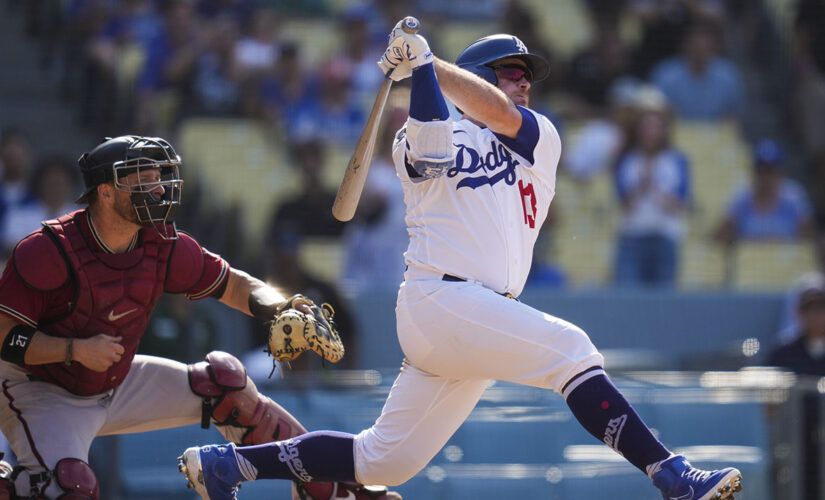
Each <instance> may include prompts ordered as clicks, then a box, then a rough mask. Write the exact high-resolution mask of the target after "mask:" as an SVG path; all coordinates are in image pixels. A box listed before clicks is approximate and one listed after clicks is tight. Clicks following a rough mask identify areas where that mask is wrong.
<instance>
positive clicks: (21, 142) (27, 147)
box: [0, 128, 35, 259]
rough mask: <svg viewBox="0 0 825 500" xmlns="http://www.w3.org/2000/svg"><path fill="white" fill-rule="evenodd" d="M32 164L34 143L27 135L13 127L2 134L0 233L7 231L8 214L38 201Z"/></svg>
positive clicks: (0, 135) (0, 149) (0, 145)
mask: <svg viewBox="0 0 825 500" xmlns="http://www.w3.org/2000/svg"><path fill="white" fill-rule="evenodd" d="M31 161H32V151H31V143H30V142H29V138H28V137H27V136H26V134H24V133H23V132H22V131H20V130H16V129H13V128H6V129H4V130H2V131H0V172H2V173H1V174H0V175H2V177H1V178H0V234H2V233H3V232H5V227H6V226H7V222H8V213H9V211H10V210H11V209H12V208H14V207H17V206H20V205H23V204H26V203H30V202H32V201H34V199H35V195H34V193H32V192H31V189H30V187H29V169H30V168H31V166H30V165H31ZM2 258H4V259H5V256H2Z"/></svg>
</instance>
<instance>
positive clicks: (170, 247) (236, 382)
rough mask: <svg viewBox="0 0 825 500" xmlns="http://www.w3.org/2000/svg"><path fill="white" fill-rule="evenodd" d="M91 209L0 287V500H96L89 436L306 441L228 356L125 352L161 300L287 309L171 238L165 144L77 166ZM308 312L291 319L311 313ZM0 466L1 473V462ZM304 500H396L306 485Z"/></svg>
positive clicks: (170, 154)
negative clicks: (161, 432) (164, 433)
mask: <svg viewBox="0 0 825 500" xmlns="http://www.w3.org/2000/svg"><path fill="white" fill-rule="evenodd" d="M78 163H79V166H80V169H81V171H82V173H83V178H84V182H85V186H86V190H85V192H84V193H83V194H82V196H81V197H80V198H79V200H78V202H79V203H87V204H88V208H86V209H82V210H78V211H75V212H72V213H69V214H66V215H64V216H63V217H60V218H58V219H56V220H51V221H47V222H44V223H43V227H42V228H41V229H40V230H38V231H35V232H33V233H32V234H30V235H29V236H27V237H26V238H24V239H23V240H22V241H20V243H19V244H18V245H17V246H16V248H15V250H14V252H13V254H12V256H11V258H10V260H9V261H8V263H7V264H6V267H5V270H4V272H3V275H2V277H0V313H2V314H0V332H2V338H4V342H3V345H2V347H1V348H0V384H2V396H0V430H2V432H3V434H4V435H5V436H6V438H7V439H8V440H9V442H10V444H11V448H12V450H13V451H14V453H15V455H16V457H17V460H18V463H19V465H18V466H17V467H15V469H14V471H13V472H11V471H10V470H9V468H8V467H0V498H3V499H38V500H39V499H44V498H49V499H53V498H66V499H69V498H71V499H75V500H80V499H98V498H99V497H100V491H99V486H98V479H97V477H96V476H95V473H94V471H93V470H92V469H91V468H90V467H89V465H88V463H87V461H88V452H89V447H90V445H91V442H92V440H93V439H94V438H95V436H102V435H109V434H121V433H133V432H143V431H149V430H154V429H163V428H169V427H176V426H182V425H189V424H193V423H196V422H202V423H203V424H204V426H208V425H209V422H210V420H211V421H212V422H214V423H215V424H216V425H217V427H218V428H219V429H220V431H221V432H222V434H223V435H224V436H225V437H226V438H227V439H228V440H230V441H232V442H235V443H239V444H241V443H245V444H255V443H263V442H267V441H272V440H274V439H279V438H281V439H286V438H289V437H293V436H297V435H299V434H302V433H305V432H306V430H305V429H304V428H303V427H302V426H301V424H300V423H298V422H297V421H296V420H295V418H293V417H292V415H290V414H289V413H287V412H286V411H285V410H284V409H283V408H281V407H280V406H278V405H277V404H276V403H275V402H273V401H272V400H271V399H269V398H267V397H265V396H263V395H262V394H259V393H258V391H257V389H256V388H255V385H254V384H253V383H252V381H251V380H249V379H248V378H247V376H246V371H245V370H244V367H243V366H242V365H241V363H240V362H239V361H238V360H237V359H236V358H235V357H234V356H232V355H230V354H228V353H225V352H219V351H213V352H211V353H209V354H208V355H207V356H206V360H205V361H202V362H199V363H195V364H192V365H185V364H183V363H179V362H177V361H172V360H169V359H163V358H158V357H152V356H144V355H138V354H136V351H137V348H138V343H139V341H140V338H141V336H142V335H143V332H144V329H145V328H146V325H147V323H148V321H149V316H150V314H151V312H152V310H153V308H154V306H155V303H156V302H157V300H158V298H159V297H160V295H161V294H162V293H164V292H168V293H182V294H185V295H186V296H187V297H188V298H189V299H192V300H199V299H203V298H206V297H213V298H216V299H218V300H219V301H221V302H223V303H224V304H226V305H228V306H230V307H233V308H235V309H237V310H239V311H242V312H244V313H246V314H252V315H255V316H256V317H259V318H261V319H262V320H270V319H272V318H273V317H275V316H277V315H279V314H280V312H281V309H280V308H281V306H283V305H284V304H285V303H287V300H286V299H285V298H284V297H283V296H282V295H281V294H280V293H279V292H277V291H276V290H275V289H273V288H271V287H269V286H267V285H265V284H264V283H263V282H261V281H259V280H257V279H255V278H253V277H251V276H249V275H248V274H246V273H244V272H243V271H239V270H237V269H232V268H231V267H230V266H229V264H228V263H227V262H226V261H225V260H224V259H222V258H221V257H219V256H218V255H215V254H213V253H211V252H209V251H207V250H205V249H203V248H202V247H201V246H200V245H199V244H198V243H197V242H196V241H195V240H194V239H193V238H192V237H191V236H189V235H187V234H185V233H179V232H177V230H176V228H175V225H174V217H175V212H176V211H177V209H178V206H179V205H180V194H181V187H182V183H183V181H182V179H181V178H180V175H179V167H180V164H181V160H180V157H179V156H178V155H177V154H176V153H175V150H174V149H173V148H172V146H171V145H170V144H169V143H168V142H167V141H165V140H163V139H160V138H152V137H141V136H122V137H116V138H113V139H108V140H106V141H105V142H103V143H101V144H100V145H98V146H97V147H95V148H94V149H93V150H92V151H90V152H88V153H86V154H84V155H83V156H81V157H80V159H79V161H78ZM311 306H314V304H311V302H310V303H309V304H307V303H303V304H301V305H296V307H295V308H296V309H300V310H302V311H303V312H304V313H307V314H311V313H310V311H311ZM4 465H5V464H4ZM307 489H308V490H309V491H310V493H311V495H312V498H315V499H319V500H320V499H323V500H326V499H328V498H330V497H331V496H336V495H339V494H342V492H346V494H353V495H354V498H358V499H365V498H383V499H391V498H396V499H397V498H398V496H397V495H395V494H388V493H387V492H386V490H385V489H383V490H382V489H380V488H373V489H370V490H365V489H364V488H362V487H360V486H359V485H355V484H347V485H344V484H339V485H336V484H327V483H312V484H310V485H308V488H307Z"/></svg>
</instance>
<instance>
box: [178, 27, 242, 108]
mask: <svg viewBox="0 0 825 500" xmlns="http://www.w3.org/2000/svg"><path fill="white" fill-rule="evenodd" d="M201 35H202V43H203V46H202V47H201V52H200V54H199V55H198V57H197V61H196V63H195V66H194V68H193V74H192V100H191V102H190V103H188V104H189V106H188V109H186V110H185V113H187V114H189V113H191V114H194V115H199V116H203V115H212V116H233V115H237V114H238V113H239V111H240V97H241V88H240V84H239V82H238V78H237V68H236V66H237V65H236V61H235V58H234V57H235V44H236V43H237V41H238V26H237V23H236V21H235V20H234V19H232V18H231V17H226V16H219V17H217V18H215V19H213V20H212V21H210V22H209V23H208V24H206V25H205V26H204V29H203V30H202V31H201Z"/></svg>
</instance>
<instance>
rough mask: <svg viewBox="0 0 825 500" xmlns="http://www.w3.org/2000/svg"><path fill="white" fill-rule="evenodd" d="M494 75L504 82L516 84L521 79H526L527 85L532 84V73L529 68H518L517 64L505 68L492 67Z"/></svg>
mask: <svg viewBox="0 0 825 500" xmlns="http://www.w3.org/2000/svg"><path fill="white" fill-rule="evenodd" d="M493 69H494V70H495V72H496V74H497V75H498V76H500V77H502V78H504V79H505V80H511V81H514V82H517V81H519V80H521V79H522V78H526V79H527V81H528V82H529V83H533V73H531V72H530V69H529V68H526V67H524V66H519V65H518V64H510V65H506V66H493Z"/></svg>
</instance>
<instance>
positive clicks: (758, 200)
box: [714, 139, 812, 245]
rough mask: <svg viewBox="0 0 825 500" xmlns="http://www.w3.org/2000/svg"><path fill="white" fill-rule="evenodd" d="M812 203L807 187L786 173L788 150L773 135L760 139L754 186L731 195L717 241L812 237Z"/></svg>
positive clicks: (752, 184)
mask: <svg viewBox="0 0 825 500" xmlns="http://www.w3.org/2000/svg"><path fill="white" fill-rule="evenodd" d="M811 232H812V222H811V207H810V203H809V201H808V198H807V196H806V195H805V191H804V190H803V189H802V187H801V186H799V184H797V183H796V182H794V181H792V180H790V179H788V178H787V177H786V175H785V153H784V151H783V149H782V147H781V146H780V145H779V143H778V142H776V141H774V140H772V139H763V140H761V141H759V142H758V143H757V145H756V147H755V148H754V150H753V175H752V183H751V186H748V187H746V188H743V189H741V190H740V191H739V192H737V193H736V194H735V195H734V196H733V197H732V199H731V201H730V204H729V206H728V210H727V214H726V216H725V218H724V220H722V222H721V223H720V224H719V226H718V227H717V229H716V231H715V233H714V237H715V238H716V240H717V241H719V242H721V243H723V244H727V245H731V244H733V243H735V242H736V241H738V240H756V241H794V240H801V239H805V238H809V237H810V236H811Z"/></svg>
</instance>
